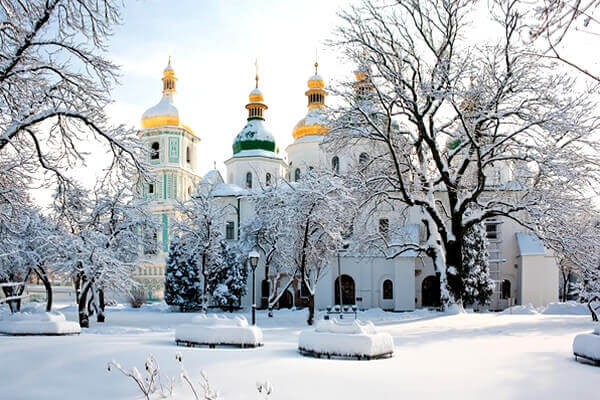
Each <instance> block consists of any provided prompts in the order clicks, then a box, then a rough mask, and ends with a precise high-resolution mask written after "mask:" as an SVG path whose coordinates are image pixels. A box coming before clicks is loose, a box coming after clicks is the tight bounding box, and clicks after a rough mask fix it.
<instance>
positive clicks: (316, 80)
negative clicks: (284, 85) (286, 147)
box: [292, 62, 329, 140]
mask: <svg viewBox="0 0 600 400" xmlns="http://www.w3.org/2000/svg"><path fill="white" fill-rule="evenodd" d="M318 67H319V64H318V63H316V62H315V74H314V75H313V76H311V77H310V78H309V79H308V90H307V91H306V93H305V95H306V97H307V98H308V113H307V114H306V117H304V118H302V119H301V120H300V121H299V122H298V123H297V124H296V126H295V127H294V130H293V131H292V136H293V137H294V140H296V139H300V138H301V137H304V136H327V134H328V133H329V129H328V128H327V125H326V119H327V118H326V113H325V97H326V96H327V92H326V91H325V89H324V88H325V81H324V80H323V78H322V77H321V76H320V75H319V74H318V70H317V68H318Z"/></svg>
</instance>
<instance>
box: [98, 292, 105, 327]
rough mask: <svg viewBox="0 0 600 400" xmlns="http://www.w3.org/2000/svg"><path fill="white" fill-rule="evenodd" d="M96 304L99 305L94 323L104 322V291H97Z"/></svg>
mask: <svg viewBox="0 0 600 400" xmlns="http://www.w3.org/2000/svg"><path fill="white" fill-rule="evenodd" d="M98 303H99V307H98V315H97V316H96V321H97V322H100V323H102V322H104V319H105V317H104V307H105V304H104V290H102V289H98Z"/></svg>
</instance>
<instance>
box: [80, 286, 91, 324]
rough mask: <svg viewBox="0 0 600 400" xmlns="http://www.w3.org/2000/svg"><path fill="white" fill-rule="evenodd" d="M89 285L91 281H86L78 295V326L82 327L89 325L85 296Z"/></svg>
mask: <svg viewBox="0 0 600 400" xmlns="http://www.w3.org/2000/svg"><path fill="white" fill-rule="evenodd" d="M91 286H92V284H91V282H86V283H85V284H84V285H83V288H82V290H81V294H80V295H79V326H80V327H82V328H89V327H90V319H89V316H88V310H87V296H88V293H89V291H90V288H91Z"/></svg>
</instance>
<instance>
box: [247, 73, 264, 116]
mask: <svg viewBox="0 0 600 400" xmlns="http://www.w3.org/2000/svg"><path fill="white" fill-rule="evenodd" d="M254 80H255V81H256V87H255V88H254V89H253V90H252V91H251V92H250V95H248V104H246V110H248V120H251V119H262V120H264V119H265V110H266V109H267V108H269V107H267V105H266V104H265V103H264V101H265V97H264V96H263V94H262V92H261V91H260V89H259V88H258V64H257V65H256V76H255V77H254Z"/></svg>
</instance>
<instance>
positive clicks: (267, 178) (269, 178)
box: [265, 172, 271, 186]
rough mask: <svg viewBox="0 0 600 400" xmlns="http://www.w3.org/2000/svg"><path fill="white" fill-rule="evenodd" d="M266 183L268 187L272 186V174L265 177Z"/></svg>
mask: <svg viewBox="0 0 600 400" xmlns="http://www.w3.org/2000/svg"><path fill="white" fill-rule="evenodd" d="M265 183H266V184H267V186H271V174H270V173H268V172H267V175H265Z"/></svg>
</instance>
